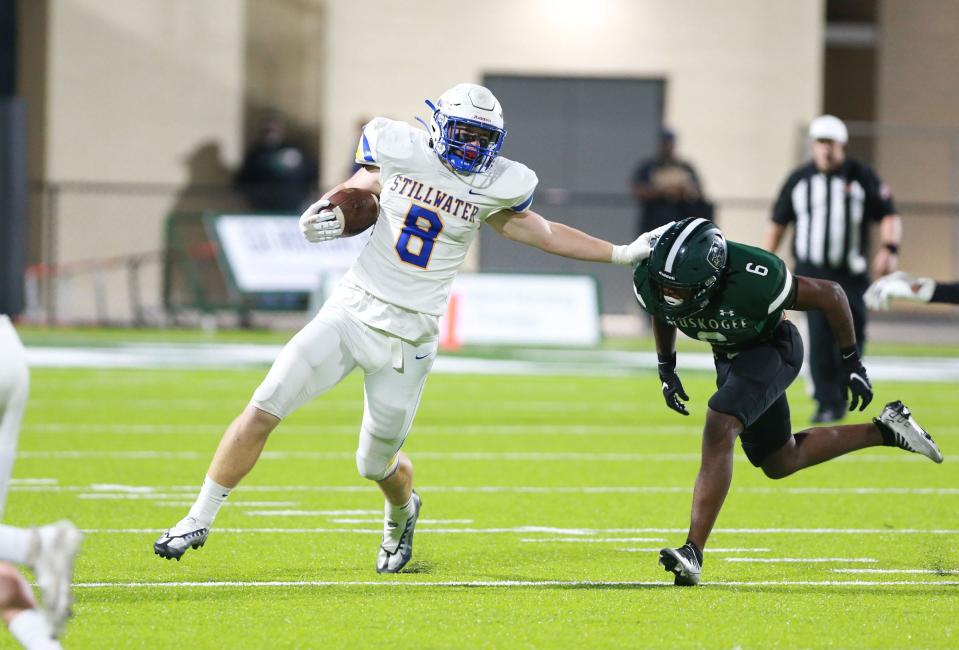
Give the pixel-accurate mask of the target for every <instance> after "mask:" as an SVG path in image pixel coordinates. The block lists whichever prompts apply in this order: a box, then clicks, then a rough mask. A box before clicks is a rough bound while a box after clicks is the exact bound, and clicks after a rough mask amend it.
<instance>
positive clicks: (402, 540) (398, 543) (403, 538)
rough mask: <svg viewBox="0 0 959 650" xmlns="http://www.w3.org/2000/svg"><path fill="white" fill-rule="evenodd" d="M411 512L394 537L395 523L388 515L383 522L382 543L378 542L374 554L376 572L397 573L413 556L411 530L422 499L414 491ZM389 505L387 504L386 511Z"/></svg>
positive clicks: (418, 515) (418, 513) (417, 516)
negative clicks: (401, 528)
mask: <svg viewBox="0 0 959 650" xmlns="http://www.w3.org/2000/svg"><path fill="white" fill-rule="evenodd" d="M413 505H414V508H413V514H412V515H410V518H409V519H407V520H406V525H404V526H403V532H401V533H400V535H399V537H396V536H395V535H396V529H397V524H396V522H395V521H390V518H389V515H387V517H386V521H385V522H384V524H383V543H382V544H380V550H379V552H378V553H377V554H376V572H377V573H399V571H400V569H402V568H403V567H405V566H406V563H407V562H409V561H410V559H411V558H412V557H413V530H414V529H415V528H416V520H417V519H419V517H420V506H421V505H422V501H421V500H420V497H419V495H418V494H416V492H413ZM388 509H389V506H387V511H388Z"/></svg>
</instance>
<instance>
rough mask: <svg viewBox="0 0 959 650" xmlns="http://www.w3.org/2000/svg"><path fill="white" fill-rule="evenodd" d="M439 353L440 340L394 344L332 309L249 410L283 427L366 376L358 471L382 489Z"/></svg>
mask: <svg viewBox="0 0 959 650" xmlns="http://www.w3.org/2000/svg"><path fill="white" fill-rule="evenodd" d="M436 347H437V342H436V340H435V339H434V340H431V341H427V342H425V343H420V344H418V345H417V344H412V343H409V342H407V341H404V340H401V339H398V338H395V337H392V336H389V335H388V334H386V333H385V332H382V331H380V330H376V329H373V328H371V327H369V326H368V325H366V324H365V323H363V322H361V321H359V320H358V319H357V318H355V317H354V316H352V315H351V314H350V313H349V312H348V311H346V309H344V308H343V307H341V306H339V305H337V304H335V303H332V302H327V304H326V305H324V306H323V309H322V310H320V313H319V314H317V315H316V317H315V318H314V319H313V320H312V321H310V322H309V323H308V324H307V325H306V327H304V328H303V329H302V330H300V331H299V332H297V334H296V336H294V337H293V338H292V339H291V340H290V342H289V343H287V344H286V346H285V347H284V348H283V350H282V351H281V352H280V355H279V356H278V357H277V358H276V361H274V362H273V367H272V368H270V372H269V373H268V374H267V376H266V379H264V380H263V383H262V384H260V386H259V388H257V389H256V392H254V393H253V399H252V400H251V402H250V403H251V404H252V405H253V406H255V407H256V408H258V409H260V410H262V411H266V412H267V413H270V414H272V415H275V416H276V417H278V418H280V419H282V418H284V417H286V416H287V415H289V414H290V413H292V412H293V411H294V410H296V409H297V408H299V407H300V406H302V405H303V404H305V403H307V402H308V401H310V400H312V399H314V398H316V397H319V396H320V395H322V394H323V393H325V392H326V391H328V390H329V389H330V388H332V387H333V386H335V385H336V384H338V383H340V381H341V380H342V379H343V378H344V377H346V376H347V375H348V374H349V373H350V372H351V371H352V370H353V369H354V368H356V367H360V368H362V369H363V372H364V373H365V374H366V378H365V380H364V401H363V406H364V408H363V423H362V425H361V427H360V440H359V446H358V448H357V450H356V468H357V469H358V470H359V472H360V474H361V475H362V476H363V477H365V478H368V479H370V480H372V481H381V480H383V479H384V478H387V477H388V476H390V474H392V473H393V472H394V471H395V469H396V465H397V457H396V455H397V452H399V450H400V447H402V446H403V441H404V440H405V439H406V434H407V433H408V432H409V430H410V425H411V424H412V423H413V416H414V415H416V409H417V407H418V406H419V403H420V397H421V396H422V394H423V386H424V384H425V383H426V377H427V375H428V374H429V372H430V368H432V367H433V360H434V359H435V358H436Z"/></svg>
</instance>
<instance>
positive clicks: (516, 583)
mask: <svg viewBox="0 0 959 650" xmlns="http://www.w3.org/2000/svg"><path fill="white" fill-rule="evenodd" d="M930 585H934V586H953V587H954V586H959V581H939V582H934V581H928V580H756V581H716V582H701V583H700V584H699V586H700V587H780V586H786V587H790V586H801V587H805V586H816V587H899V586H930ZM73 586H74V587H75V588H78V589H102V588H115V587H120V588H126V589H144V588H145V589H150V588H154V589H169V588H177V587H182V588H192V587H205V588H215V587H600V588H602V587H662V588H666V589H674V588H675V587H673V585H672V584H671V583H668V582H626V581H602V580H474V581H470V580H460V581H449V582H419V581H415V580H410V581H405V580H384V581H382V582H375V581H372V580H371V581H362V580H356V581H342V582H338V581H334V580H299V581H292V580H290V581H283V580H275V581H263V582H256V581H239V580H236V581H221V582H79V583H75V584H74V585H73Z"/></svg>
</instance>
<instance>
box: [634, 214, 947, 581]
mask: <svg viewBox="0 0 959 650" xmlns="http://www.w3.org/2000/svg"><path fill="white" fill-rule="evenodd" d="M633 283H634V289H635V291H636V297H637V299H638V300H639V303H640V305H642V307H643V309H645V310H646V311H647V312H649V313H650V314H651V315H652V316H653V333H654V335H655V338H656V352H657V354H658V357H659V378H660V380H662V384H663V396H664V397H665V398H666V405H667V406H668V407H669V408H671V409H673V410H674V411H677V412H678V413H681V414H682V415H689V412H688V411H687V410H686V405H685V404H684V403H683V402H684V401H686V400H688V399H689V397H688V396H687V395H686V391H685V390H684V389H683V385H682V383H681V382H680V380H679V376H678V375H677V374H676V349H675V343H676V330H677V329H679V330H682V332H683V333H684V334H686V335H687V336H689V337H691V338H694V339H699V340H700V341H705V342H707V343H709V344H710V345H712V348H713V355H714V358H715V365H716V386H717V388H718V390H717V391H716V392H715V393H714V394H713V396H712V397H711V398H710V399H709V405H708V408H707V409H706V425H705V427H704V429H703V444H702V463H701V465H700V468H699V476H698V477H697V479H696V485H695V487H694V488H693V506H692V516H691V521H690V527H689V536H688V538H687V541H686V544H685V545H683V546H681V547H680V548H676V549H672V548H666V549H663V550H662V551H661V552H660V563H661V564H662V565H663V566H664V567H665V569H666V571H669V572H672V573H673V574H675V576H676V577H675V584H677V585H695V584H697V583H698V582H699V577H700V574H701V572H702V563H703V549H704V548H705V546H706V540H707V539H708V538H709V533H710V531H712V528H713V524H715V522H716V517H717V516H718V515H719V510H720V508H721V507H722V505H723V501H724V500H725V498H726V493H727V491H728V490H729V483H730V481H731V480H732V472H733V451H734V444H735V442H736V438H737V437H738V438H739V439H740V442H741V444H742V446H743V451H745V452H746V457H747V458H748V459H749V461H750V462H751V463H752V464H753V465H755V466H756V467H759V468H761V469H762V470H763V472H764V473H765V474H766V476H768V477H770V478H774V479H778V478H783V477H786V476H789V475H790V474H792V473H793V472H797V471H799V470H801V469H803V468H805V467H809V466H811V465H815V464H817V463H822V462H824V461H827V460H829V459H831V458H836V457H837V456H842V455H843V454H848V453H849V452H851V451H855V450H857V449H863V448H865V447H872V446H876V445H887V446H894V447H900V448H902V449H905V450H908V451H913V452H917V453H920V454H923V455H924V456H927V457H928V458H930V459H932V460H933V461H935V462H937V463H941V462H942V453H941V452H940V451H939V447H938V446H936V443H935V442H934V441H933V439H932V438H931V437H930V436H929V434H928V433H926V432H925V431H924V430H923V429H922V428H921V427H920V426H919V425H918V424H917V423H916V421H915V420H914V419H913V418H912V415H911V414H910V411H909V409H908V408H906V406H905V405H904V404H903V403H902V402H892V403H890V404H887V405H886V406H885V408H884V409H883V410H882V413H881V414H880V415H879V417H878V418H875V419H874V420H873V421H872V422H871V423H865V424H850V425H845V426H823V427H815V428H812V429H806V430H805V431H801V432H799V433H795V434H794V433H792V431H791V428H790V421H789V403H788V401H787V400H786V394H785V393H786V388H787V387H788V386H789V385H790V384H791V383H792V382H793V380H794V379H795V378H796V375H798V374H799V369H800V367H801V366H802V360H803V344H802V339H800V337H799V332H798V331H797V330H796V327H795V325H793V324H792V323H791V322H789V321H788V320H787V319H786V316H785V314H784V312H785V310H786V309H794V310H800V311H809V310H813V309H819V310H821V311H823V312H824V313H825V314H826V317H827V319H828V321H829V325H830V326H831V327H832V330H833V332H834V334H835V336H836V340H837V342H838V343H839V347H840V349H841V351H842V358H843V365H842V368H843V369H842V377H841V380H842V385H843V386H844V389H845V391H846V392H847V397H849V396H850V394H851V400H850V407H849V410H850V411H852V410H855V409H856V408H857V407H858V408H859V410H860V411H862V410H863V409H865V408H866V406H868V405H869V402H870V401H872V386H871V385H870V383H869V378H868V376H867V375H866V370H865V368H863V366H862V362H861V361H860V360H859V355H858V352H857V350H856V335H855V332H854V330H853V321H852V314H851V313H850V310H849V303H848V302H847V300H846V296H845V294H844V293H843V291H842V289H841V288H840V287H839V285H838V284H836V283H834V282H830V281H827V280H817V279H813V278H806V277H801V276H796V277H794V276H793V275H792V274H790V272H789V271H788V270H787V268H786V265H785V264H784V263H783V261H782V260H781V259H779V258H778V257H776V256H775V255H773V254H772V253H768V252H766V251H764V250H762V249H759V248H754V247H752V246H745V245H743V244H738V243H736V242H727V241H726V238H725V237H724V236H723V233H722V231H721V230H720V229H719V228H717V227H716V226H715V225H713V224H712V223H711V222H709V221H706V220H704V219H684V220H683V221H679V222H677V223H675V224H673V225H672V226H671V227H669V228H668V229H667V230H665V232H663V233H662V235H661V237H660V238H659V240H658V241H657V242H656V244H655V247H654V248H653V251H652V254H651V255H650V257H649V259H648V260H646V261H645V262H643V263H641V264H640V266H638V267H637V268H636V271H635V273H634V276H633Z"/></svg>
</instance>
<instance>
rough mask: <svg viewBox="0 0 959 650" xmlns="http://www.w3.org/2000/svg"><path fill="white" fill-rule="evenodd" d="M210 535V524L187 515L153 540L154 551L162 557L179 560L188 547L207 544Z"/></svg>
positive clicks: (198, 546)
mask: <svg viewBox="0 0 959 650" xmlns="http://www.w3.org/2000/svg"><path fill="white" fill-rule="evenodd" d="M209 536H210V528H209V527H208V526H202V525H200V522H199V521H197V520H196V519H194V518H193V517H190V516H187V517H184V518H183V519H181V520H180V521H179V523H177V525H176V526H174V527H173V528H171V529H170V530H168V531H167V532H165V533H163V534H162V535H160V537H158V538H157V541H155V542H153V552H154V553H155V554H156V555H159V556H160V557H165V558H166V559H168V560H174V559H175V560H176V561H177V562H179V561H180V558H181V557H183V554H184V553H186V552H187V549H189V548H200V547H201V546H203V545H204V544H206V538H207V537H209Z"/></svg>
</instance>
